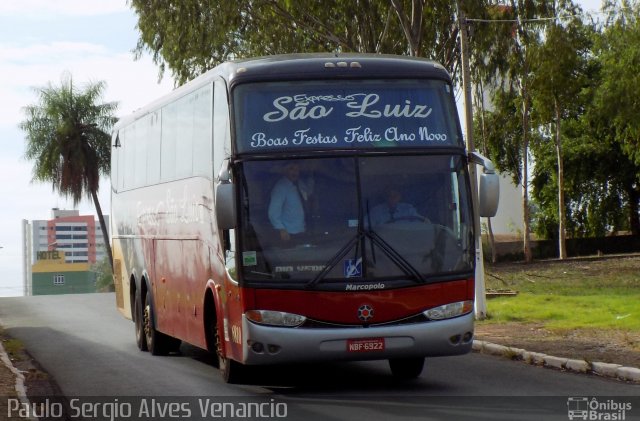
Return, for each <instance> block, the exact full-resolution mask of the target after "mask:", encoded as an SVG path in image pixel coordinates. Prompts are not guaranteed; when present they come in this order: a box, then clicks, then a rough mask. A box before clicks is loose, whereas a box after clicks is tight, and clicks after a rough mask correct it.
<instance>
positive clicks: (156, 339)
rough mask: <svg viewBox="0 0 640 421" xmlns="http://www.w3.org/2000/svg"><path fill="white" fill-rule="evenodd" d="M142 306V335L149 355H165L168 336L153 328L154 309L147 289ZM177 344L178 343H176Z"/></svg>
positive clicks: (168, 344)
mask: <svg viewBox="0 0 640 421" xmlns="http://www.w3.org/2000/svg"><path fill="white" fill-rule="evenodd" d="M144 301H145V303H144V304H145V306H144V323H143V324H144V336H145V340H146V344H147V349H148V350H149V352H150V353H151V355H166V354H167V353H168V352H169V347H170V343H169V342H170V339H174V338H170V337H169V336H167V335H165V334H164V333H161V332H158V331H157V330H156V328H155V311H154V309H153V303H152V302H151V292H150V291H147V295H146V299H145V300H144ZM178 346H179V344H178Z"/></svg>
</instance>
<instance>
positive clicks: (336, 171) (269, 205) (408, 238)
mask: <svg viewBox="0 0 640 421" xmlns="http://www.w3.org/2000/svg"><path fill="white" fill-rule="evenodd" d="M465 168H466V167H465V162H464V158H463V157H462V156H460V155H457V154H437V155H425V154H421V155H410V156H409V155H375V156H370V155H369V156H348V157H322V158H306V159H287V160H247V161H244V162H241V163H240V165H239V168H238V169H239V176H240V182H239V184H240V185H241V192H242V193H241V194H242V200H241V203H242V205H241V207H240V226H239V231H240V250H239V254H238V256H239V260H240V265H239V266H240V268H241V271H242V278H243V279H244V280H245V281H248V282H265V283H267V282H269V283H270V282H273V281H277V282H282V283H293V282H304V283H306V284H308V285H309V286H313V285H315V286H318V285H320V284H322V285H327V284H329V285H330V284H334V285H335V284H336V283H342V285H344V282H345V281H346V282H347V283H351V284H353V283H359V284H364V285H366V284H367V283H379V282H381V281H394V280H397V281H406V282H416V283H427V282H432V281H434V280H437V279H442V277H443V276H446V275H452V274H454V273H455V274H457V275H460V274H461V273H465V272H467V273H469V272H470V271H472V269H473V258H474V255H475V254H474V253H475V250H474V247H473V238H474V237H473V221H472V218H471V210H470V208H471V199H470V193H469V186H468V185H467V180H468V175H467V173H466V169H465Z"/></svg>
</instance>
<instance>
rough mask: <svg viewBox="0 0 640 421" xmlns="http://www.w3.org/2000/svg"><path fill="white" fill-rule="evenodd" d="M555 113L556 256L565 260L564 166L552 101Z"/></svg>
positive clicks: (558, 112) (557, 119) (556, 106)
mask: <svg viewBox="0 0 640 421" xmlns="http://www.w3.org/2000/svg"><path fill="white" fill-rule="evenodd" d="M554 106H555V111H556V153H557V155H558V254H559V257H560V259H566V258H567V248H566V236H567V229H566V221H567V216H566V209H565V207H564V166H563V164H562V138H561V136H560V124H561V120H560V117H561V116H560V104H558V99H557V98H556V99H555V101H554Z"/></svg>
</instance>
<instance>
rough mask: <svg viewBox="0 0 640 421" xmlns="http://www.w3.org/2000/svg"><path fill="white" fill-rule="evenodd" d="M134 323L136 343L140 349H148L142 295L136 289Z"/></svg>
mask: <svg viewBox="0 0 640 421" xmlns="http://www.w3.org/2000/svg"><path fill="white" fill-rule="evenodd" d="M132 316H133V317H132V318H133V323H134V325H135V331H136V345H137V346H138V349H139V350H140V351H147V350H148V348H147V340H146V337H145V332H144V322H143V320H144V315H143V314H142V297H141V296H140V292H138V291H136V292H135V295H134V299H133V314H132Z"/></svg>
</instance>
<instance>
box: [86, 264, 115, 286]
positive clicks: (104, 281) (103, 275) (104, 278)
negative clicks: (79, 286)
mask: <svg viewBox="0 0 640 421" xmlns="http://www.w3.org/2000/svg"><path fill="white" fill-rule="evenodd" d="M110 263H111V262H110V260H109V259H107V258H105V259H102V260H101V261H99V262H96V263H94V264H93V265H91V271H92V272H94V273H95V274H96V290H97V291H98V292H113V291H115V290H116V289H115V288H116V287H115V285H114V283H113V271H112V270H111V265H110Z"/></svg>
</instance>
